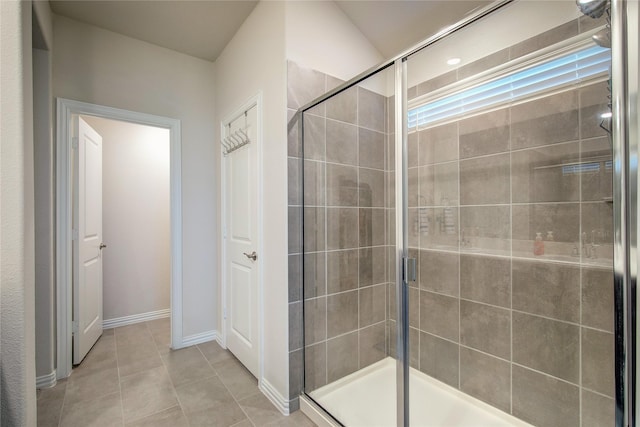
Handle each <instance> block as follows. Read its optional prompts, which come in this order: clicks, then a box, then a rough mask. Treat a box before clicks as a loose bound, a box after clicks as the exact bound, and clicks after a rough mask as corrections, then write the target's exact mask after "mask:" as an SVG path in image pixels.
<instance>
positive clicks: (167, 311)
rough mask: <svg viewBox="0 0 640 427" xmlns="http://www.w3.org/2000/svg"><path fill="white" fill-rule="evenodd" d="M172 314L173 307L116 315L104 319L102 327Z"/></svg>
mask: <svg viewBox="0 0 640 427" xmlns="http://www.w3.org/2000/svg"><path fill="white" fill-rule="evenodd" d="M170 316H171V309H170V308H167V309H164V310H158V311H150V312H148V313H140V314H132V315H131V316H124V317H116V318H115V319H107V320H103V321H102V329H112V328H118V327H120V326H127V325H133V324H134V323H140V322H147V321H149V320H156V319H163V318H165V317H170Z"/></svg>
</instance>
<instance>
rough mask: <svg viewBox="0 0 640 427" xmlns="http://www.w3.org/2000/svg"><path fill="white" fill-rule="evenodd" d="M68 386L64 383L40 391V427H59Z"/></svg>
mask: <svg viewBox="0 0 640 427" xmlns="http://www.w3.org/2000/svg"><path fill="white" fill-rule="evenodd" d="M66 385H67V384H66V381H62V382H59V383H58V384H56V385H55V387H51V388H45V389H39V390H38V402H37V405H38V427H58V424H59V423H60V414H61V413H62V403H63V402H64V395H65V391H66Z"/></svg>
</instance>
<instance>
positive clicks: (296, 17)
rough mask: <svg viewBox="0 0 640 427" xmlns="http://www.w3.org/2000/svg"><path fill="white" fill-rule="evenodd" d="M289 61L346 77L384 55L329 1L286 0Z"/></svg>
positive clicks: (382, 58)
mask: <svg viewBox="0 0 640 427" xmlns="http://www.w3.org/2000/svg"><path fill="white" fill-rule="evenodd" d="M286 25H287V52H286V56H287V59H288V60H291V61H294V62H295V63H296V64H298V65H300V66H302V67H305V68H310V69H312V70H316V71H320V72H323V73H325V74H328V75H330V76H333V77H337V78H339V79H342V80H349V79H351V78H353V77H355V76H356V75H358V74H360V73H362V72H363V71H365V70H367V69H368V68H371V67H373V66H375V65H377V64H378V63H380V62H382V61H383V60H384V59H385V58H384V57H383V56H382V54H381V53H380V52H378V50H377V49H376V48H375V47H373V45H372V44H371V43H370V42H369V40H367V38H366V37H365V36H364V35H363V34H362V33H361V32H360V30H358V28H357V27H356V26H355V25H353V23H351V21H350V20H349V18H348V17H347V16H346V15H345V14H344V13H343V12H342V11H341V10H340V8H339V7H338V6H336V4H335V3H333V2H329V1H292V2H287V8H286Z"/></svg>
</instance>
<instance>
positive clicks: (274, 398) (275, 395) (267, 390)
mask: <svg viewBox="0 0 640 427" xmlns="http://www.w3.org/2000/svg"><path fill="white" fill-rule="evenodd" d="M258 388H259V389H260V391H261V392H262V394H264V395H265V396H267V398H268V399H269V400H270V401H271V403H273V404H274V405H275V406H276V408H278V410H279V411H280V412H282V414H283V415H289V400H288V399H285V398H284V396H282V395H281V394H280V392H278V390H276V389H275V387H274V386H272V385H271V383H269V381H267V380H265V379H264V378H263V379H261V380H260V384H259V385H258Z"/></svg>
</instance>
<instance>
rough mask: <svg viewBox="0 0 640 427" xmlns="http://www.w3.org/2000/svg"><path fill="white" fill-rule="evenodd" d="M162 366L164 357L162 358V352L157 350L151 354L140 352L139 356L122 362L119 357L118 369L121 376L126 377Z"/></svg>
mask: <svg viewBox="0 0 640 427" xmlns="http://www.w3.org/2000/svg"><path fill="white" fill-rule="evenodd" d="M161 367H163V365H162V359H160V354H158V352H157V351H155V352H154V353H152V354H149V355H145V354H140V355H139V357H137V356H133V357H130V358H127V359H125V360H124V361H122V362H121V361H120V359H119V358H118V371H119V374H120V378H125V377H128V376H130V375H135V374H138V373H140V372H143V371H148V370H150V369H156V368H161Z"/></svg>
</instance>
